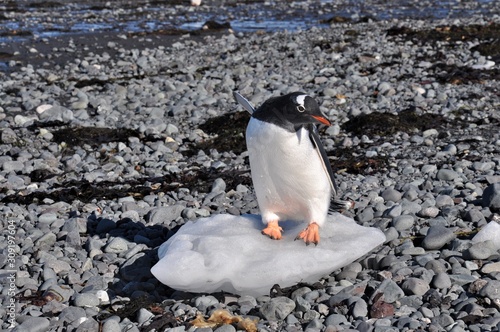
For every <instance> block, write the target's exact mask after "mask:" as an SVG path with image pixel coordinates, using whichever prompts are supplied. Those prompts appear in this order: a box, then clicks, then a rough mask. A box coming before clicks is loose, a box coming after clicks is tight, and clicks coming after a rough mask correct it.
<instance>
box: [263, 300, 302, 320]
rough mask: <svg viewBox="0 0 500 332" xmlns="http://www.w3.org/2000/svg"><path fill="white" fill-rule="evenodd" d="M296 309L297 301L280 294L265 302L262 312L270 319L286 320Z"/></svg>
mask: <svg viewBox="0 0 500 332" xmlns="http://www.w3.org/2000/svg"><path fill="white" fill-rule="evenodd" d="M294 309H295V302H294V301H292V300H291V299H289V298H287V297H284V296H279V297H275V298H272V299H271V300H270V301H268V302H266V303H264V304H263V305H262V307H261V308H260V313H261V314H262V315H263V316H264V317H265V318H266V319H267V320H269V321H279V320H284V319H285V318H286V316H288V315H289V314H291V313H292V312H293V310H294Z"/></svg>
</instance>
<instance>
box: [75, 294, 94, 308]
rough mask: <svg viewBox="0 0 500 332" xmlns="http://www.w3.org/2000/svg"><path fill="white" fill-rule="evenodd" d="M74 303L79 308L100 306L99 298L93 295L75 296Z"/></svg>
mask: <svg viewBox="0 0 500 332" xmlns="http://www.w3.org/2000/svg"><path fill="white" fill-rule="evenodd" d="M73 303H74V305H76V306H77V307H84V308H85V307H97V306H98V305H99V298H98V297H97V296H96V295H95V294H92V293H81V294H80V293H78V294H76V295H75V299H74V301H73Z"/></svg>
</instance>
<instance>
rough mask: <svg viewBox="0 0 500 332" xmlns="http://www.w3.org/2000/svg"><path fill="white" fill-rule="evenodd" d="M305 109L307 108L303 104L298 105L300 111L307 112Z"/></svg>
mask: <svg viewBox="0 0 500 332" xmlns="http://www.w3.org/2000/svg"><path fill="white" fill-rule="evenodd" d="M305 110H306V108H305V107H304V106H303V105H298V106H297V111H299V112H300V113H303V112H305Z"/></svg>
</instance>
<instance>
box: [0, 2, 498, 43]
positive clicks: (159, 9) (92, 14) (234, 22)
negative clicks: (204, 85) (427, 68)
mask: <svg viewBox="0 0 500 332" xmlns="http://www.w3.org/2000/svg"><path fill="white" fill-rule="evenodd" d="M496 7H498V6H496V5H495V0H479V1H460V0H448V1H446V0H444V1H431V0H418V1H417V0H404V1H382V0H375V1H371V2H369V3H368V2H365V1H358V0H341V1H339V0H321V1H317V0H316V1H313V0H306V1H259V0H256V1H236V0H212V1H210V0H205V1H204V2H203V4H202V5H201V6H199V7H192V6H190V5H189V0H182V1H147V0H140V1H132V0H115V1H100V0H81V1H78V0H77V1H73V2H71V3H66V2H63V1H57V0H56V1H44V2H41V1H39V0H25V1H7V2H4V3H3V4H1V5H0V42H8V41H13V40H20V39H28V38H49V37H55V36H60V35H65V34H74V33H86V32H106V31H115V32H123V33H137V32H154V31H170V30H172V31H179V32H184V31H192V30H197V29H200V28H202V26H203V25H204V24H205V22H207V21H209V20H213V21H217V22H221V23H223V22H228V23H230V25H231V28H232V29H233V30H234V31H236V32H252V31H257V30H264V31H276V30H285V29H286V30H290V31H295V30H298V29H308V28H311V27H313V26H325V25H327V24H329V23H328V21H329V20H331V19H332V18H337V19H339V18H340V19H342V20H347V21H353V22H357V21H360V20H367V19H373V20H391V19H405V18H413V19H415V18H417V19H442V18H455V17H463V16H470V15H475V14H488V15H494V14H498V13H499V12H500V9H498V8H496Z"/></svg>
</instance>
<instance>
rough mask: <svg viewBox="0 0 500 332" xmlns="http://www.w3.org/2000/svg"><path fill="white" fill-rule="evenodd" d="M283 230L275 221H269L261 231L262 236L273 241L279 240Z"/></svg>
mask: <svg viewBox="0 0 500 332" xmlns="http://www.w3.org/2000/svg"><path fill="white" fill-rule="evenodd" d="M282 231H283V228H281V227H280V226H279V225H278V222H277V221H271V222H269V223H268V224H267V227H266V228H264V229H263V230H262V232H261V233H262V234H263V235H267V236H269V237H270V238H271V239H273V240H280V239H281V232H282Z"/></svg>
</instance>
